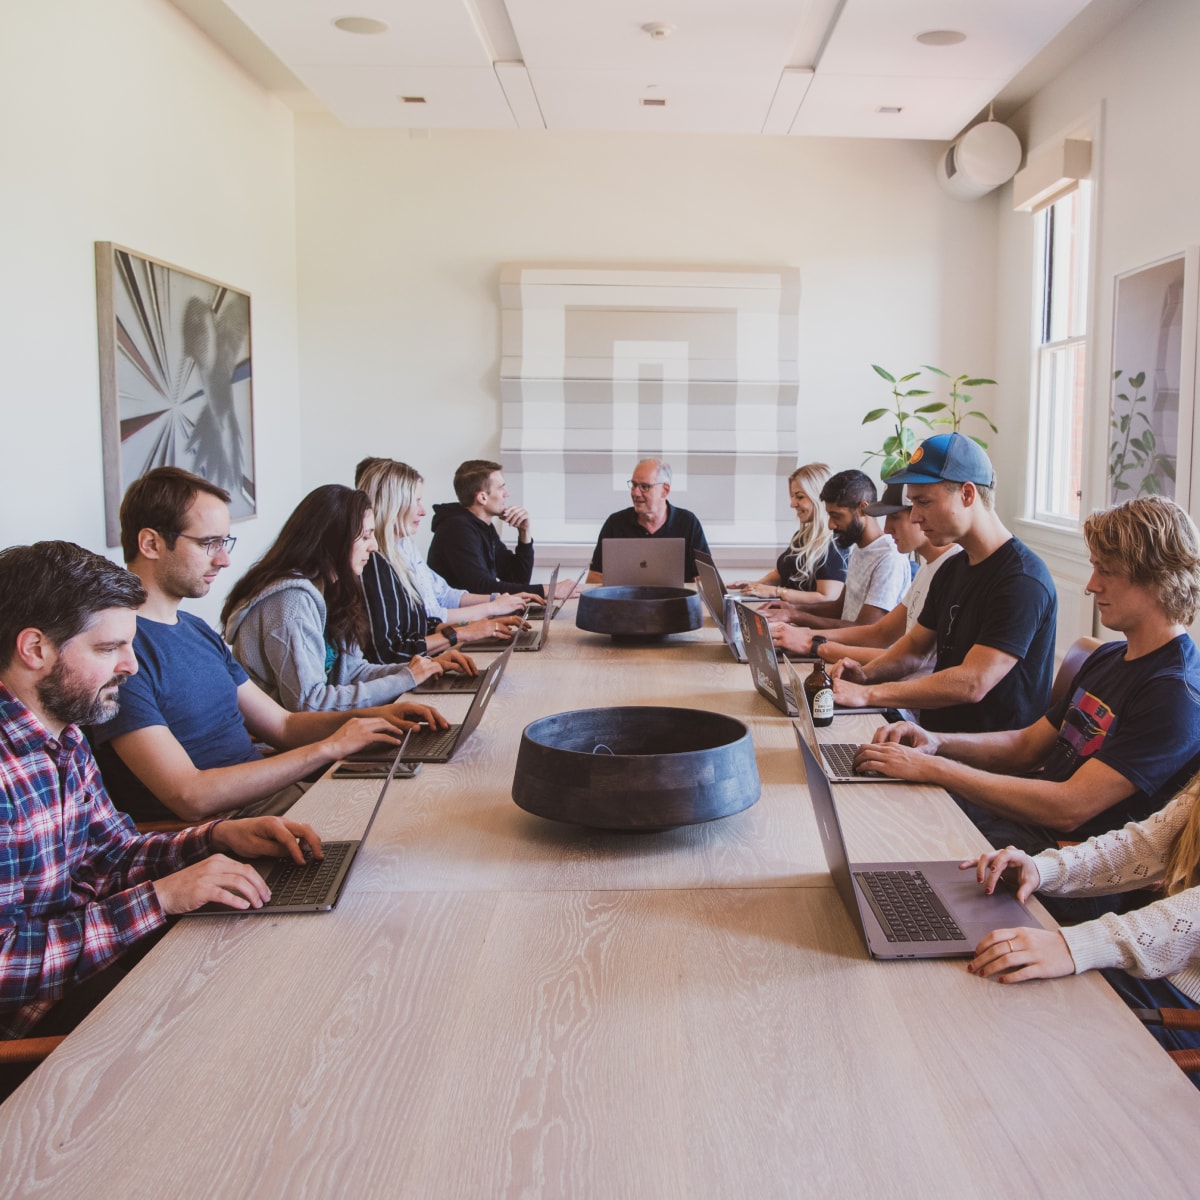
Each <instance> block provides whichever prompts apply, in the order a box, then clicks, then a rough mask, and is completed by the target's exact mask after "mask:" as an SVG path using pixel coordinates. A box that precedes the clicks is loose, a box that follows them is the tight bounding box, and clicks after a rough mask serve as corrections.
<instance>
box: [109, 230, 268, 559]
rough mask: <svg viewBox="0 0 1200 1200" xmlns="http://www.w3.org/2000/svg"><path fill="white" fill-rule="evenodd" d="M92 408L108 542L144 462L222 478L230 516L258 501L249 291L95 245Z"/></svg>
mask: <svg viewBox="0 0 1200 1200" xmlns="http://www.w3.org/2000/svg"><path fill="white" fill-rule="evenodd" d="M96 302H97V303H96V310H97V320H98V325H99V345H100V418H101V436H102V439H103V446H104V510H105V525H106V530H107V535H108V544H109V545H110V546H116V545H118V544H119V543H120V540H121V536H120V535H121V527H120V519H119V513H120V507H121V497H122V496H123V495H124V493H125V489H126V488H127V487H128V486H129V484H130V483H132V482H133V480H135V479H137V478H139V477H140V476H141V475H144V474H145V473H146V472H147V471H149V470H151V469H152V468H154V467H165V466H175V467H182V468H184V469H185V470H188V471H193V472H195V473H196V474H197V475H201V476H203V477H204V478H205V479H208V480H210V481H211V482H212V483H215V484H217V485H218V486H220V487H223V488H224V489H225V490H226V491H227V492H229V494H230V497H231V503H230V508H231V511H232V515H233V518H234V520H237V519H239V518H245V517H251V516H253V515H254V513H255V511H256V510H257V499H256V492H255V471H254V398H253V391H252V382H253V372H252V370H251V352H250V345H251V342H250V296H249V294H248V293H247V292H243V291H239V290H238V289H237V288H234V287H230V286H229V285H228V284H224V283H218V282H216V281H215V280H213V279H207V278H205V277H204V276H202V275H195V274H193V273H192V272H190V271H185V270H183V269H181V268H180V267H174V266H171V265H170V264H169V263H164V262H160V261H158V260H157V259H154V258H149V257H147V256H146V255H143V254H138V253H137V252H135V251H133V250H129V249H127V248H125V247H124V246H118V245H115V244H114V243H112V242H97V243H96Z"/></svg>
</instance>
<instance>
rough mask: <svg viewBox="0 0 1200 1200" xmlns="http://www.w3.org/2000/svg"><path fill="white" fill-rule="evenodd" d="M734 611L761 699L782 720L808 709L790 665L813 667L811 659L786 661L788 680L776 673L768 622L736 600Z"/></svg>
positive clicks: (877, 710) (862, 710) (837, 710)
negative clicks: (772, 707)
mask: <svg viewBox="0 0 1200 1200" xmlns="http://www.w3.org/2000/svg"><path fill="white" fill-rule="evenodd" d="M733 608H734V611H735V612H736V613H737V618H738V625H739V626H740V628H741V631H742V645H743V646H744V647H745V649H746V659H747V661H748V662H749V664H750V676H751V678H752V679H753V680H754V686H755V688H756V689H757V690H758V693H759V695H760V696H763V697H765V698H766V699H767V700H770V702H771V703H772V704H773V705H775V707H776V708H777V709H779V711H780V712H781V713H783V715H784V716H785V717H794V716H797V715H798V714H799V712H800V709H801V708H802V707H805V708H806V707H807V704H808V702H807V701H806V700H805V698H804V685H803V683H802V682H801V680H800V676H799V675H797V673H796V668H795V667H793V666H792V663H793V661H795V662H799V663H815V662H816V661H817V659H816V658H815V657H814V658H796V659H794V660H793V659H792V658H785V659H784V660H783V662H784V666H785V668H786V670H787V678H786V679H785V678H784V676H783V672H781V671H780V669H779V655H778V653H777V652H776V649H775V643H774V642H773V641H772V640H771V628H770V626H769V625H768V624H767V619H766V617H764V616H763V615H762V614H761V613H758V612H755V611H754V609H752V608H750V607H749V606H748V605H746V604H743V603H742V602H741V601H740V600H735V601H734V604H733ZM883 712H887V709H886V708H880V707H873V708H843V707H841V706H840V705H835V706H834V715H835V716H836V715H837V714H838V713H860V714H866V713H883Z"/></svg>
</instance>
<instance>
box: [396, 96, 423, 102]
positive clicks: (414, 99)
mask: <svg viewBox="0 0 1200 1200" xmlns="http://www.w3.org/2000/svg"><path fill="white" fill-rule="evenodd" d="M400 103H401V104H424V103H425V97H424V96H401V97H400Z"/></svg>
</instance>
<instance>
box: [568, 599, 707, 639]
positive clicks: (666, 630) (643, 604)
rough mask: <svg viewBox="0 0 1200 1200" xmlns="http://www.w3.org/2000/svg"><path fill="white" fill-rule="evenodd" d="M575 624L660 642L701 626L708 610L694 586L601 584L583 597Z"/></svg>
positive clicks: (618, 636) (608, 632) (610, 633)
mask: <svg viewBox="0 0 1200 1200" xmlns="http://www.w3.org/2000/svg"><path fill="white" fill-rule="evenodd" d="M575 624H576V625H577V626H578V627H579V628H580V629H586V630H587V631H588V632H589V633H607V634H609V635H610V636H611V637H613V638H615V639H617V640H618V641H639V642H645V641H658V640H659V639H661V638H664V637H668V636H669V635H670V634H672V633H686V632H688V630H691V629H699V628H701V627H702V626H703V624H704V610H703V608H701V606H700V596H699V594H698V593H697V592H694V591H692V590H691V589H690V588H677V587H597V588H592V589H591V590H590V591H587V592H584V593H583V594H582V595H581V596H580V597H579V607H578V608H577V610H576V612H575Z"/></svg>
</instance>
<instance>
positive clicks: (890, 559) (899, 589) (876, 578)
mask: <svg viewBox="0 0 1200 1200" xmlns="http://www.w3.org/2000/svg"><path fill="white" fill-rule="evenodd" d="M911 582H912V572H911V571H910V570H909V565H908V559H907V558H905V557H904V555H903V554H901V553H900V551H899V550H897V549H896V542H895V539H894V538H893V537H892V535H891V534H890V533H885V534H881V535H880V536H879V537H877V538H876V539H875V540H874V541H873V542H871V544H870V545H868V546H865V547H863V546H855V547H854V548H853V549H852V550H851V551H850V565H849V566H848V567H847V568H846V591H845V593H844V596H845V598H844V599H843V601H842V620H843V621H849V622H850V623H851V624H853V623H854V621H856V620H857V618H858V614H859V610H860V609H861V608H862V606H863V605H864V604H871V605H874V607H875V608H880V609H882V610H883V611H884V612H885V613H886V612H891V611H892V609H893V608H895V607H896V605H897V604H899V603H900V601H901V599H902V598H903V596H904V593H905V592H906V591H908V587H909V584H910V583H911Z"/></svg>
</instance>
